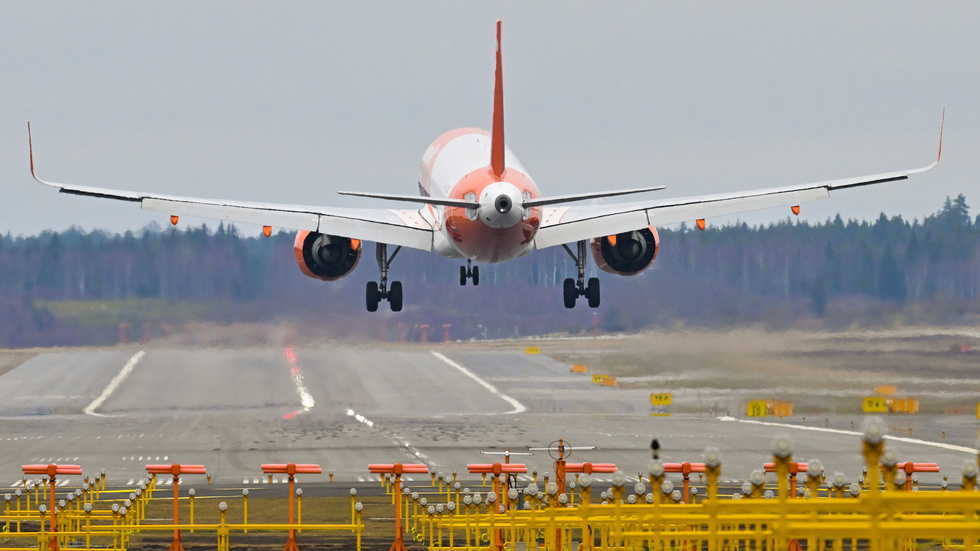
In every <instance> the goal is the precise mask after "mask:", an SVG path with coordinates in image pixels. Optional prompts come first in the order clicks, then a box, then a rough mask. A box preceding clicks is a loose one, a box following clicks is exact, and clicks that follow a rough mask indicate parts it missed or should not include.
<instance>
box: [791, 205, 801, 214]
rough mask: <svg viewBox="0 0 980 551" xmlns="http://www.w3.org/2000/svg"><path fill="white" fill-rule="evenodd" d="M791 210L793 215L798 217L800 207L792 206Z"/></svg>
mask: <svg viewBox="0 0 980 551" xmlns="http://www.w3.org/2000/svg"><path fill="white" fill-rule="evenodd" d="M792 209H793V214H795V215H797V216H799V215H800V206H799V205H794V206H793V207H792Z"/></svg>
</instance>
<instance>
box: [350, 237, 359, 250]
mask: <svg viewBox="0 0 980 551" xmlns="http://www.w3.org/2000/svg"><path fill="white" fill-rule="evenodd" d="M350 248H351V249H353V250H355V251H356V250H357V249H360V248H361V240H360V239H351V240H350Z"/></svg>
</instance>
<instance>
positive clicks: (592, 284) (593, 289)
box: [585, 277, 599, 308]
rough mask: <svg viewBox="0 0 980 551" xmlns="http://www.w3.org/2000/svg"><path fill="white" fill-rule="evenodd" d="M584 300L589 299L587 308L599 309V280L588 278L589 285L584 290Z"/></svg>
mask: <svg viewBox="0 0 980 551" xmlns="http://www.w3.org/2000/svg"><path fill="white" fill-rule="evenodd" d="M585 298H587V299H589V308H598V307H599V278H597V277H590V278H589V285H588V286H587V287H586V288H585Z"/></svg>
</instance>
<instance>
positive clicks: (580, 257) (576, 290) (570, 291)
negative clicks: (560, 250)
mask: <svg viewBox="0 0 980 551" xmlns="http://www.w3.org/2000/svg"><path fill="white" fill-rule="evenodd" d="M587 244H588V243H587V242H586V241H579V242H578V243H577V245H578V254H575V253H573V252H572V249H571V248H569V246H568V245H562V247H565V251H566V252H567V253H568V254H569V256H571V257H572V259H573V260H575V267H576V268H578V279H572V278H568V279H566V280H565V284H564V287H563V289H562V290H563V297H564V299H565V308H575V301H577V300H578V297H581V296H584V297H585V298H586V299H587V300H588V301H589V308H598V307H599V278H597V277H590V278H589V283H588V285H586V283H585V260H586V253H587V252H588V251H587V250H586V246H587Z"/></svg>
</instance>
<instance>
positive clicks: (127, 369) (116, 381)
mask: <svg viewBox="0 0 980 551" xmlns="http://www.w3.org/2000/svg"><path fill="white" fill-rule="evenodd" d="M145 355H146V351H145V350H140V351H139V352H137V353H136V354H134V355H133V357H132V358H130V359H129V361H128V362H126V365H124V366H123V368H122V370H121V371H120V372H119V373H116V376H115V377H113V378H112V380H111V381H109V385H108V386H106V387H105V390H103V391H102V394H100V395H99V397H98V398H96V399H95V400H93V401H92V403H91V404H89V405H88V407H86V408H85V410H84V411H85V414H86V415H93V416H95V417H112V416H111V415H103V414H101V413H95V410H96V409H98V408H99V406H101V405H102V403H103V402H105V401H106V400H107V399H108V398H109V396H111V395H112V393H113V392H115V391H116V389H117V388H119V385H120V384H122V382H123V381H124V380H126V377H128V376H129V374H130V373H132V371H133V369H134V368H135V367H136V364H138V363H140V360H142V359H143V356H145Z"/></svg>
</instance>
